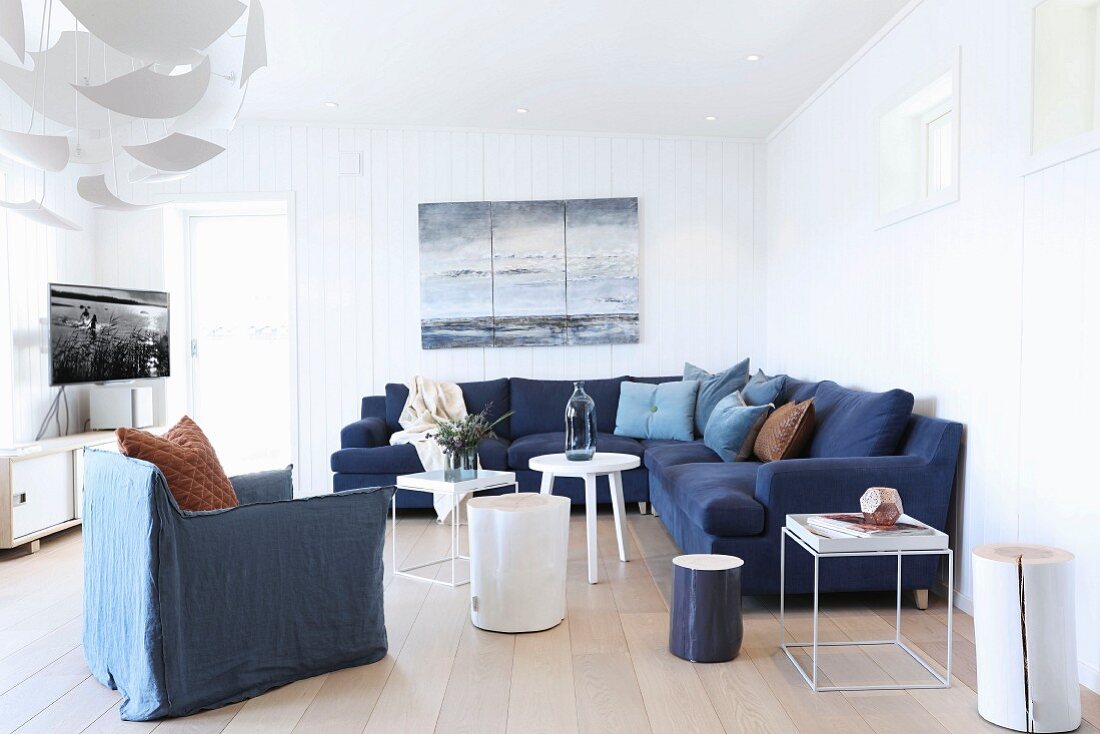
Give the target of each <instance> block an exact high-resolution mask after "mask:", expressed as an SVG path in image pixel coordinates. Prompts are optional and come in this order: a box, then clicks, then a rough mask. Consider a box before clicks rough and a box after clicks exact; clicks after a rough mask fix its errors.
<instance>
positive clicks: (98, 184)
mask: <svg viewBox="0 0 1100 734" xmlns="http://www.w3.org/2000/svg"><path fill="white" fill-rule="evenodd" d="M76 193H77V194H79V195H80V198H81V199H83V200H84V201H86V202H88V203H89V204H95V205H96V206H97V207H98V208H100V209H110V210H111V211H116V212H137V211H141V210H142V209H151V208H152V207H154V206H157V205H156V204H131V203H130V202H128V201H123V200H122V199H120V198H118V197H117V196H115V195H114V194H113V193H111V190H110V189H109V188H107V179H106V178H105V177H104V176H103V175H102V174H100V175H99V176H81V177H80V178H78V179H77V180H76Z"/></svg>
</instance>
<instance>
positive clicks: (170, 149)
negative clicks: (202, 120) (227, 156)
mask: <svg viewBox="0 0 1100 734" xmlns="http://www.w3.org/2000/svg"><path fill="white" fill-rule="evenodd" d="M123 149H124V150H125V151H126V152H127V153H129V154H130V155H131V156H133V157H134V158H136V159H137V160H139V161H141V162H142V163H144V164H145V165H147V166H149V167H150V168H155V169H157V170H158V171H177V172H178V171H189V170H191V169H192V168H195V167H196V166H201V165H202V164H203V163H206V162H207V161H208V160H210V159H211V158H213V157H215V156H217V155H219V154H221V153H224V152H225V148H223V147H222V146H220V145H216V144H214V143H211V142H209V141H206V140H203V139H202V138H196V137H193V136H191V135H184V134H183V133H172V134H171V135H169V136H168V137H166V138H161V139H160V140H154V141H153V142H151V143H145V144H144V145H125V146H123Z"/></svg>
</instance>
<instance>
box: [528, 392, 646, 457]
mask: <svg viewBox="0 0 1100 734" xmlns="http://www.w3.org/2000/svg"><path fill="white" fill-rule="evenodd" d="M625 379H626V378H625V377H611V378H607V379H603V380H584V391H585V392H586V393H588V395H589V396H590V397H591V398H592V400H593V401H595V403H596V430H597V431H599V432H600V433H611V432H613V431H614V430H615V414H616V413H617V412H618V410H619V391H620V385H622V382H623V380H625ZM510 386H511V390H512V401H511V410H514V411H515V415H513V416H512V418H511V423H512V426H511V428H512V433H511V438H519V437H520V436H530V435H533V434H536V433H549V432H552V431H561V430H563V428H564V426H565V404H566V403H568V402H569V398H570V396H572V395H573V382H572V381H571V380H527V379H524V378H521V377H513V378H512V380H511V381H510ZM564 447H565V444H564V443H563V444H562V446H561V447H559V448H558V449H556V450H555V452H554V453H560V452H561V451H563V450H564ZM601 448H602V447H601ZM608 450H610V449H608Z"/></svg>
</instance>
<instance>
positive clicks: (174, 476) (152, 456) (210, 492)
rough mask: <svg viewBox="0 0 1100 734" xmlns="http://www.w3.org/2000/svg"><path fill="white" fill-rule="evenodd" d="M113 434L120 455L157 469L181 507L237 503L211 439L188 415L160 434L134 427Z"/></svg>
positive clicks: (214, 507) (209, 507) (197, 508)
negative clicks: (145, 462) (116, 440)
mask: <svg viewBox="0 0 1100 734" xmlns="http://www.w3.org/2000/svg"><path fill="white" fill-rule="evenodd" d="M115 435H117V436H118V446H119V449H120V450H121V451H122V453H123V455H125V456H131V457H133V458H135V459H141V460H143V461H148V462H149V463H150V464H154V465H155V466H156V467H157V468H158V469H160V471H161V473H162V474H164V478H165V479H167V480H168V490H169V491H170V492H171V493H172V496H173V497H175V498H176V503H177V504H178V505H179V506H180V509H181V510H187V511H189V512H196V511H201V510H225V509H228V508H230V507H236V506H237V505H238V504H240V503H239V502H238V501H237V493H236V492H234V491H233V485H232V484H230V482H229V477H227V476H226V475H225V470H224V469H222V465H221V462H220V461H218V455H217V454H215V453H214V447H213V446H211V445H210V440H209V439H207V438H206V434H205V433H203V432H202V429H201V428H199V426H198V424H196V423H195V421H193V420H191V419H190V418H188V417H187V416H183V417H182V418H180V420H179V423H177V424H176V425H174V426H172V428H170V429H169V430H168V432H167V433H165V434H164V437H163V438H162V437H160V436H154V435H153V434H151V433H148V432H147V431H138V430H135V429H133V428H119V429H118V430H116V431H115Z"/></svg>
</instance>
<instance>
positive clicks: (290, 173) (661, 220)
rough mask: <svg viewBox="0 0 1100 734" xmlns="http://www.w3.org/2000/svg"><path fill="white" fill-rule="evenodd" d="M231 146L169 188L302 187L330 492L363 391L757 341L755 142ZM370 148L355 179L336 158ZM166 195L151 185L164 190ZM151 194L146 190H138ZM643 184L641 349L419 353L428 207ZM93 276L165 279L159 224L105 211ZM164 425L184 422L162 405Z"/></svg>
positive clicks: (661, 357) (712, 350) (314, 389)
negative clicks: (749, 331)
mask: <svg viewBox="0 0 1100 734" xmlns="http://www.w3.org/2000/svg"><path fill="white" fill-rule="evenodd" d="M209 137H211V138H212V139H214V141H215V142H218V143H219V144H222V145H226V146H227V148H228V150H227V152H226V153H225V154H223V155H221V156H219V157H218V158H215V159H214V160H212V161H210V162H208V163H206V164H204V165H203V166H202V167H200V169H199V170H198V171H196V173H195V174H194V175H192V176H190V177H188V178H187V179H184V181H183V182H181V183H180V184H178V185H177V188H176V189H174V190H175V191H180V192H184V193H188V194H197V195H200V196H201V194H204V193H208V194H211V195H212V196H213V195H223V194H236V195H247V194H249V193H253V192H271V191H293V192H294V194H295V197H294V199H295V202H296V210H295V212H294V226H295V236H296V245H297V246H296V262H295V268H294V269H295V276H294V281H295V289H296V292H295V297H296V299H297V314H298V361H297V365H296V371H297V380H298V385H299V416H298V420H299V426H298V435H299V441H300V447H301V450H300V461H301V466H300V467H299V477H300V478H301V482H300V487H301V489H302V490H303V491H305V492H327V491H329V490H330V487H331V472H330V471H329V461H328V457H329V454H330V453H331V452H332V451H333V450H335V449H336V448H338V446H339V430H340V428H341V426H343V425H344V424H345V423H347V422H349V421H350V420H352V419H353V418H354V417H356V416H357V415H358V411H359V400H360V398H361V397H362V396H363V395H369V394H378V393H380V392H381V391H382V389H383V387H384V385H385V383H387V382H394V381H396V382H403V381H405V380H408V379H409V378H411V377H412V376H413V375H415V374H418V373H423V374H430V375H432V376H434V377H437V378H440V379H454V380H480V379H491V378H494V377H500V376H526V377H536V376H537V377H547V378H584V377H589V378H594V377H604V376H610V375H614V374H639V375H653V374H675V373H677V372H679V370H680V369H681V367H682V365H683V362H684V361H685V360H690V361H693V362H697V363H699V364H701V365H703V366H706V367H708V368H712V369H718V368H723V367H726V366H728V365H729V364H731V363H732V362H734V361H736V360H737V359H739V358H740V357H742V356H753V357H756V356H757V355H755V354H752V355H750V353H749V352H748V351H747V350H748V347H749V346H750V344H751V342H752V340H751V339H750V338H749V337H747V336H744V335H743V334H742V332H743V330H744V329H746V328H749V327H751V325H752V318H751V317H750V316H749V315H748V314H750V313H752V309H753V298H752V289H751V288H750V287H749V286H750V285H751V283H752V282H753V280H754V278H753V274H752V273H751V272H746V271H745V268H752V267H753V259H752V253H753V252H754V251H755V247H756V245H755V243H754V242H753V236H754V230H753V212H754V209H755V207H756V206H757V196H756V185H757V179H758V175H759V173H758V172H759V171H761V170H762V160H760V158H759V156H758V153H757V151H758V149H759V148H760V146H759V144H754V143H742V142H736V141H722V140H687V139H672V138H656V137H652V138H646V137H638V136H614V135H578V134H572V135H556V134H531V133H508V132H475V131H457V130H456V131H449V130H413V129H408V130H404V129H371V128H340V129H337V128H327V127H318V126H293V127H288V126H283V125H241V126H239V127H238V128H237V129H236V130H234V131H233V132H232V133H230V134H229V135H228V136H226V135H224V133H223V134H221V135H217V134H211V135H209ZM349 151H357V152H361V153H362V157H363V173H362V175H360V176H353V175H340V174H339V173H338V168H337V161H338V156H339V154H340V153H341V152H349ZM162 191H163V189H157V190H156V192H157V193H159V192H162ZM153 193H154V192H150V191H146V190H143V189H141V188H140V187H135V190H134V192H133V193H132V196H133V197H134V198H135V199H136V200H139V201H140V200H142V197H143V196H151V195H152V194H153ZM591 196H637V197H638V199H639V227H640V231H641V252H640V271H641V283H640V288H641V319H642V341H641V343H640V344H637V345H616V346H588V347H537V348H510V349H451V350H430V351H425V350H422V349H421V348H420V327H419V320H420V308H419V303H420V292H419V272H420V266H419V240H418V233H417V204H418V203H420V202H429V201H478V200H508V199H553V198H579V197H591ZM95 220H96V227H97V247H96V251H97V256H96V261H95V262H96V268H95V271H96V272H95V274H96V278H97V280H99V281H100V282H103V283H104V284H108V285H135V286H143V287H163V283H164V282H165V276H164V267H165V263H164V258H163V254H162V252H163V242H162V240H163V237H164V233H163V226H164V223H163V219H158V217H157V215H137V216H131V215H125V216H123V215H116V214H106V213H104V214H97V215H96V217H95ZM167 418H168V419H169V420H171V419H173V418H174V416H167Z"/></svg>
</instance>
